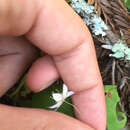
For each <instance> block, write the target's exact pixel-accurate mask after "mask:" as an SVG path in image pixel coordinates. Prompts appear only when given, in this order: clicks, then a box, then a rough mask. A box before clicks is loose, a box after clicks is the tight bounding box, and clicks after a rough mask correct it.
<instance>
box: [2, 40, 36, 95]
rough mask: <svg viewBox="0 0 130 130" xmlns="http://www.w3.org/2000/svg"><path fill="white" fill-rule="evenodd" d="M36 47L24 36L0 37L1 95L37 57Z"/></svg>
mask: <svg viewBox="0 0 130 130" xmlns="http://www.w3.org/2000/svg"><path fill="white" fill-rule="evenodd" d="M36 52H37V51H36V49H35V48H34V47H33V46H32V45H31V44H29V43H28V41H27V40H26V39H25V38H23V37H17V38H14V37H0V74H1V75H0V96H2V95H3V94H4V93H5V92H6V91H7V90H8V89H9V88H10V87H12V86H13V85H14V84H15V83H16V81H17V80H18V79H19V78H20V76H21V75H22V74H23V73H24V72H25V70H26V69H27V68H28V67H29V66H30V65H31V63H32V62H33V61H34V59H35V58H36V55H37V53H36Z"/></svg>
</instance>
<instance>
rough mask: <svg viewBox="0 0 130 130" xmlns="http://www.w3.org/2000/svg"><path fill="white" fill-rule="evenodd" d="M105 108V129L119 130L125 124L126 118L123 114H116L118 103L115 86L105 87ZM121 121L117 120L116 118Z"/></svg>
mask: <svg viewBox="0 0 130 130" xmlns="http://www.w3.org/2000/svg"><path fill="white" fill-rule="evenodd" d="M104 88H105V94H106V107H107V129H108V130H120V129H121V128H123V127H124V126H125V124H126V121H127V118H126V116H125V114H124V113H123V112H117V103H118V102H119V101H120V98H119V96H118V93H117V90H116V86H113V85H105V86H104ZM119 116H120V117H121V118H122V120H119V118H118V117H119Z"/></svg>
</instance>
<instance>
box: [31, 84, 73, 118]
mask: <svg viewBox="0 0 130 130" xmlns="http://www.w3.org/2000/svg"><path fill="white" fill-rule="evenodd" d="M57 91H58V92H62V87H61V86H59V85H57V84H56V83H55V84H53V85H52V86H51V87H48V88H47V89H46V90H43V91H41V92H39V93H36V94H33V96H32V107H33V108H42V109H43V108H44V109H47V110H52V109H49V107H50V106H52V105H54V104H55V101H54V99H52V97H51V95H52V93H53V92H57ZM65 101H66V102H68V103H70V104H72V102H71V99H70V98H67V99H66V100H65ZM66 102H64V103H63V104H62V105H61V106H60V107H59V109H58V110H57V111H58V112H61V113H64V114H66V115H69V116H72V117H74V116H75V115H74V110H73V106H71V105H70V104H68V103H66Z"/></svg>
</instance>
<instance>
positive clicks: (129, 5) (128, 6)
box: [125, 0, 130, 9]
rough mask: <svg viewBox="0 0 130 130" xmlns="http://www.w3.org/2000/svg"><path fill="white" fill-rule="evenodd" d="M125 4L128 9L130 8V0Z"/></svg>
mask: <svg viewBox="0 0 130 130" xmlns="http://www.w3.org/2000/svg"><path fill="white" fill-rule="evenodd" d="M125 5H126V7H127V8H128V9H130V0H125Z"/></svg>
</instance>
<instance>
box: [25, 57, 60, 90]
mask: <svg viewBox="0 0 130 130" xmlns="http://www.w3.org/2000/svg"><path fill="white" fill-rule="evenodd" d="M58 77H59V74H58V72H57V69H56V67H55V64H54V62H53V60H52V58H51V57H50V56H45V57H42V58H39V59H38V60H37V61H36V62H35V63H34V64H33V65H32V67H31V68H30V70H29V72H28V74H27V77H26V81H27V85H28V87H29V88H30V89H31V90H33V91H35V92H38V91H41V90H43V89H45V88H47V87H48V86H49V85H51V84H52V83H53V82H55V81H56V80H57V79H58Z"/></svg>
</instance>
